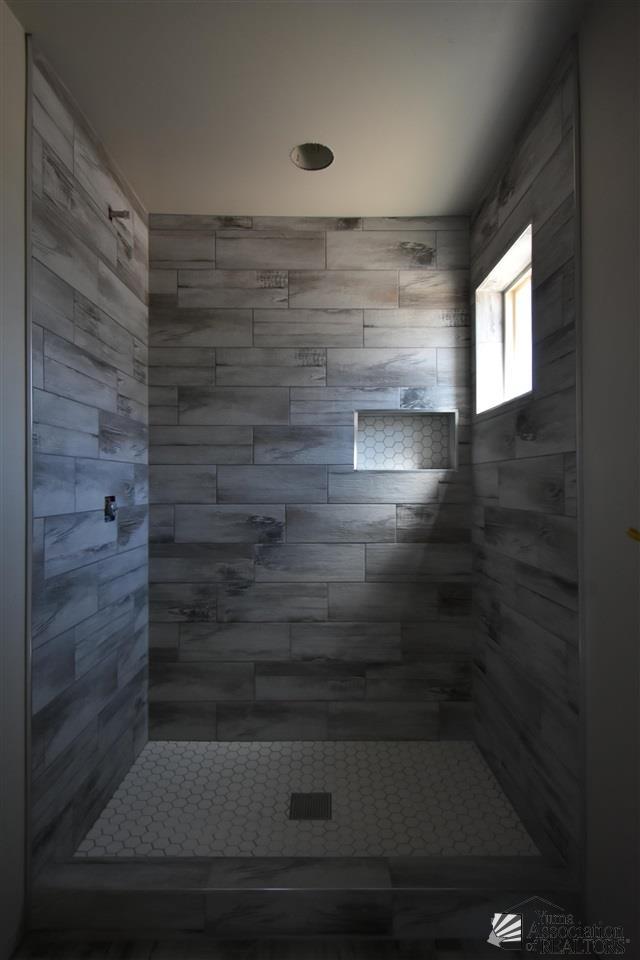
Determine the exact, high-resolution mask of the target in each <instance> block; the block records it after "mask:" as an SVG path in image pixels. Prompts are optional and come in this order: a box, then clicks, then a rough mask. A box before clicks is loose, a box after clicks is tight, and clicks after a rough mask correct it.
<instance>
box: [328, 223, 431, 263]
mask: <svg viewBox="0 0 640 960" xmlns="http://www.w3.org/2000/svg"><path fill="white" fill-rule="evenodd" d="M435 265H436V235H435V232H434V231H432V230H410V231H403V230H392V231H388V232H387V231H382V230H377V231H368V232H367V231H345V230H340V231H336V232H334V231H328V232H327V268H328V269H329V270H363V269H364V270H401V269H404V270H406V269H412V268H419V267H431V268H435Z"/></svg>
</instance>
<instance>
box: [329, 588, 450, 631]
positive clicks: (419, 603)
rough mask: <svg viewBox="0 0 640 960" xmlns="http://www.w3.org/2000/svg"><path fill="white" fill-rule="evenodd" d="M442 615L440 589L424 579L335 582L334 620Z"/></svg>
mask: <svg viewBox="0 0 640 960" xmlns="http://www.w3.org/2000/svg"><path fill="white" fill-rule="evenodd" d="M437 617H438V592H437V590H436V588H435V586H434V585H428V586H427V585H425V584H424V583H420V582H406V581H405V582H402V583H400V584H398V583H331V584H329V618H330V619H331V620H380V621H392V622H396V621H403V620H430V619H437Z"/></svg>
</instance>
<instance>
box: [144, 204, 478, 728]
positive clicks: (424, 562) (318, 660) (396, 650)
mask: <svg viewBox="0 0 640 960" xmlns="http://www.w3.org/2000/svg"><path fill="white" fill-rule="evenodd" d="M149 223H150V235H149V240H150V268H151V270H150V277H151V299H150V314H149V324H150V326H149V336H150V341H149V342H150V352H149V384H150V386H149V411H150V420H151V427H150V439H149V442H150V446H149V460H150V501H151V508H150V512H151V520H150V523H151V527H150V621H151V626H150V653H151V664H150V688H149V695H150V735H151V737H152V738H156V739H163V740H166V739H184V740H198V739H202V740H214V739H219V740H244V739H247V740H255V739H262V740H279V739H292V738H293V739H312V740H324V739H335V740H345V739H361V738H368V739H393V738H395V739H418V740H421V739H427V740H428V739H438V738H451V737H455V738H459V737H463V736H469V732H470V716H471V713H470V711H471V703H470V672H471V618H470V583H471V515H470V506H471V487H470V467H469V460H470V456H469V439H470V437H469V390H470V385H469V311H468V223H467V221H466V219H465V218H455V217H451V218H437V217H423V218H419V219H416V220H415V221H410V222H405V221H403V220H394V219H393V218H389V219H387V220H375V219H366V218H365V219H348V220H346V219H343V220H340V219H334V220H327V219H317V220H314V219H312V218H309V219H295V218H279V217H270V218H264V217H253V218H251V217H235V218H234V217H230V218H222V217H211V216H179V215H156V214H151V216H150V221H149ZM438 411H443V412H442V413H439V412H438ZM446 411H449V413H447V412H446ZM451 411H458V422H457V423H451V424H450V422H449V421H450V420H455V414H452V413H451ZM354 416H357V418H358V425H357V427H356V426H355V425H354ZM376 434H379V435H376ZM370 437H371V440H372V443H371V444H369V438H370ZM454 441H455V449H454V448H453V443H454ZM354 447H357V451H356V450H355V449H354ZM399 448H401V449H399ZM390 451H391V456H389V454H390ZM355 457H357V464H356V466H357V468H358V469H356V470H354V458H355Z"/></svg>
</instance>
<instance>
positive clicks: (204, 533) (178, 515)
mask: <svg viewBox="0 0 640 960" xmlns="http://www.w3.org/2000/svg"><path fill="white" fill-rule="evenodd" d="M284 527H285V510H284V506H282V505H281V506H278V505H275V504H272V505H269V506H267V505H265V504H245V503H242V504H238V505H235V504H226V503H225V504H216V505H215V506H213V505H211V506H210V505H208V504H207V505H199V504H192V505H189V506H184V505H181V504H177V505H176V507H175V540H176V542H177V543H181V542H182V543H189V542H193V543H203V542H207V541H211V542H215V543H278V542H280V541H282V540H284Z"/></svg>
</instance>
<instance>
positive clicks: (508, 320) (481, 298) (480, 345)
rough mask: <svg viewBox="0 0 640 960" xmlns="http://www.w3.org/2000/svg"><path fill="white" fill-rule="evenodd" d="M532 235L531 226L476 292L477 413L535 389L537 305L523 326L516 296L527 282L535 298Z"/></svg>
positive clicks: (528, 314) (492, 408)
mask: <svg viewBox="0 0 640 960" xmlns="http://www.w3.org/2000/svg"><path fill="white" fill-rule="evenodd" d="M531 236H532V228H531V224H529V226H528V227H527V228H526V230H524V231H523V233H522V234H521V235H520V236H519V237H518V238H517V240H516V241H515V243H513V244H512V245H511V246H510V247H509V249H508V250H507V252H506V253H505V254H504V256H503V257H502V258H501V259H500V260H499V261H498V263H497V264H496V265H495V266H494V268H493V269H492V270H491V272H490V273H489V274H488V275H487V276H486V277H485V279H484V280H483V281H482V283H481V284H479V285H478V287H477V288H476V297H475V347H476V398H475V412H476V414H480V413H484V412H485V411H488V410H494V409H495V408H496V407H499V406H502V405H503V404H505V403H509V402H510V401H511V400H515V399H516V398H517V397H522V396H526V395H527V394H529V393H531V391H532V389H533V347H532V340H533V330H532V326H533V317H532V307H531V308H530V309H529V310H528V311H527V315H526V320H525V323H524V327H523V326H522V322H520V324H519V323H518V315H517V310H515V311H514V307H515V300H514V296H515V295H516V294H517V293H518V291H519V290H520V289H522V287H523V286H524V285H525V284H527V286H528V288H529V295H531V277H532V265H531ZM518 327H519V328H518ZM523 358H524V364H525V367H526V369H525V370H524V371H523V369H522V365H523Z"/></svg>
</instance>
